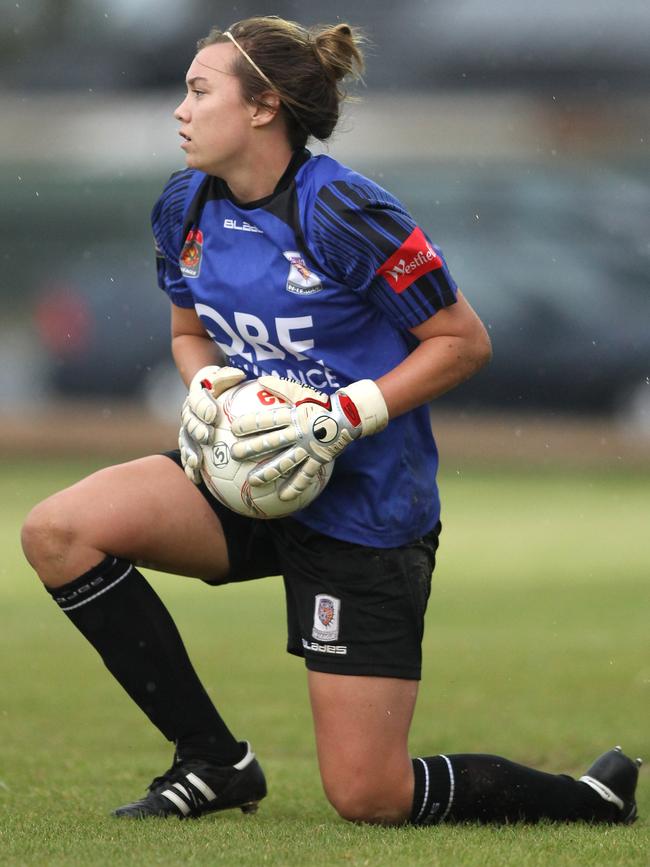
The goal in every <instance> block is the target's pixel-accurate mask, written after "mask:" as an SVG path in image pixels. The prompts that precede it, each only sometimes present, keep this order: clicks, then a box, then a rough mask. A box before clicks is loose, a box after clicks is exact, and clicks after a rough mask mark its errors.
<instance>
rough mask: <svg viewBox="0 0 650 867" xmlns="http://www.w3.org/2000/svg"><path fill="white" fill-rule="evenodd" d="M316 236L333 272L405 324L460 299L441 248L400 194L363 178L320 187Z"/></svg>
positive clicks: (314, 226) (314, 219) (315, 215)
mask: <svg viewBox="0 0 650 867" xmlns="http://www.w3.org/2000/svg"><path fill="white" fill-rule="evenodd" d="M311 236H312V240H313V242H314V246H315V248H316V249H317V250H318V253H319V254H320V255H319V258H322V259H323V260H324V263H325V265H326V267H327V269H328V271H329V273H330V274H331V275H332V276H333V277H334V278H335V279H336V280H338V281H339V282H342V283H345V284H346V285H348V286H349V287H350V288H351V289H353V290H354V291H356V292H360V293H362V294H364V295H366V297H367V298H368V300H369V301H371V302H372V303H374V304H376V305H377V306H378V307H379V308H380V309H381V310H382V311H383V312H384V313H385V315H386V316H388V317H389V318H390V319H391V320H392V321H393V322H394V323H395V324H396V325H397V326H398V327H400V328H407V329H408V328H413V327H415V326H416V325H420V324H421V323H422V322H424V321H426V320H427V319H429V318H430V317H431V316H433V315H434V314H435V313H437V311H438V310H441V309H442V308H443V307H448V306H449V305H451V304H453V303H455V301H456V292H457V286H456V284H455V282H454V280H453V278H452V276H451V274H450V273H449V270H448V268H447V264H446V262H445V260H444V258H443V255H442V252H441V250H440V249H439V248H438V247H437V246H435V245H434V244H432V243H431V241H430V240H429V238H427V236H426V235H425V234H424V232H423V231H422V229H421V228H419V226H418V225H417V224H416V223H415V221H414V220H413V218H412V217H411V215H410V214H409V213H408V211H407V210H406V209H405V208H404V206H403V205H402V204H401V203H400V202H399V201H398V200H397V199H396V198H394V197H393V196H391V194H390V193H388V192H386V191H385V190H383V189H382V188H381V187H379V186H378V185H377V184H373V183H372V182H371V181H369V180H367V179H365V178H362V177H361V176H358V179H354V178H353V179H349V180H337V181H334V182H332V183H329V184H327V185H326V186H324V187H322V188H321V189H320V190H319V192H318V194H317V196H316V199H315V202H314V209H313V216H312V226H311Z"/></svg>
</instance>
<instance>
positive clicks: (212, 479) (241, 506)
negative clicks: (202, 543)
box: [201, 379, 334, 518]
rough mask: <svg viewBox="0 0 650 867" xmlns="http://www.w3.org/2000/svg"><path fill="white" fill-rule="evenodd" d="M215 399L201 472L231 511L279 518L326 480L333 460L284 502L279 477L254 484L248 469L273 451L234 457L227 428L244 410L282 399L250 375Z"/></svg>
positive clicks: (268, 406)
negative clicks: (211, 432) (210, 438)
mask: <svg viewBox="0 0 650 867" xmlns="http://www.w3.org/2000/svg"><path fill="white" fill-rule="evenodd" d="M215 400H216V403H217V405H218V407H219V415H218V418H219V422H218V424H217V426H216V437H215V442H214V444H213V445H206V446H203V447H202V450H203V465H202V467H201V476H202V477H203V481H204V482H205V484H206V485H207V487H208V489H209V491H210V493H211V494H212V495H213V496H214V497H216V498H217V500H219V502H221V503H223V504H224V506H227V507H228V508H229V509H232V511H233V512H238V513H239V514H240V515H247V516H248V517H249V518H282V517H284V516H285V515H290V514H291V513H292V512H296V511H298V509H304V508H305V506H308V505H309V503H311V502H312V500H314V499H315V498H316V497H317V496H318V495H319V494H320V492H321V491H322V490H323V488H324V487H325V485H326V484H327V483H328V481H329V479H330V476H331V475H332V470H333V468H334V461H330V463H328V464H324V465H323V466H322V467H321V468H320V470H319V471H318V473H317V474H316V477H315V478H314V481H313V482H312V484H311V485H310V486H309V487H308V488H307V489H306V490H305V491H303V492H302V494H300V496H299V497H297V498H296V499H295V500H289V501H288V502H284V501H282V500H281V499H280V498H279V496H278V486H279V485H280V484H281V483H282V481H283V480H282V478H279V479H276V481H274V482H269V483H268V484H266V485H260V486H255V487H251V485H250V484H249V482H248V473H249V472H250V471H251V470H252V469H253V468H254V467H257V466H260V465H261V464H264V463H266V461H268V460H270V458H271V457H273V455H266V456H264V457H261V458H257V459H253V460H248V461H236V460H234V459H233V458H232V457H231V454H230V450H231V447H232V445H233V444H234V443H235V442H236V440H237V437H235V435H234V434H233V433H232V431H231V429H230V425H231V424H232V421H233V420H234V419H235V418H237V416H240V415H244V414H246V413H250V412H258V411H260V410H265V409H273V407H275V406H278V405H279V404H280V403H282V402H283V401H282V399H281V398H279V397H276V396H275V395H274V394H271V392H269V391H266V390H265V389H263V388H262V386H261V385H260V384H259V382H257V380H255V379H250V380H247V381H246V382H242V383H240V384H239V385H235V386H233V388H229V389H228V390H227V391H225V392H224V393H223V394H221V395H219V396H218V397H217V398H215Z"/></svg>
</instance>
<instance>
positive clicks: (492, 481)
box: [0, 461, 650, 867]
mask: <svg viewBox="0 0 650 867" xmlns="http://www.w3.org/2000/svg"><path fill="white" fill-rule="evenodd" d="M99 464H100V462H95V465H99ZM92 468H93V466H92V465H91V464H90V462H85V463H83V462H77V463H73V462H58V463H57V464H53V463H48V462H46V461H40V462H37V461H31V462H25V463H22V464H20V463H17V464H15V465H12V466H9V467H6V466H5V467H4V468H3V473H2V480H1V481H0V543H1V550H2V552H3V557H2V563H1V564H0V578H1V579H2V591H1V594H2V595H1V599H2V604H1V608H0V610H1V612H2V619H1V622H2V653H1V655H0V743H1V744H2V748H1V751H0V863H2V864H3V865H24V864H30V865H31V864H34V865H35V864H46V865H105V864H106V865H108V864H110V865H127V864H128V865H136V864H137V865H140V864H146V865H148V864H165V865H172V864H180V863H188V864H197V865H212V864H219V865H221V864H223V865H261V864H270V865H289V864H291V865H293V864H300V865H318V867H322V865H328V867H331V865H365V864H368V865H396V867H401V865H409V867H410V865H482V867H485V865H569V864H570V865H574V864H576V865H578V864H579V865H590V867H593V865H647V864H648V863H650V835H649V834H648V821H647V818H642V819H641V820H640V821H639V822H638V823H637V824H636V825H635V826H633V827H631V828H620V827H617V828H607V827H588V826H583V825H576V826H551V825H541V826H537V827H522V826H513V827H503V828H481V827H473V826H472V827H438V828H432V829H415V828H400V829H391V828H372V827H364V826H359V827H357V826H351V825H348V824H346V823H344V822H343V821H341V820H340V819H338V818H337V817H336V815H335V814H334V812H333V811H332V810H331V808H330V807H329V806H328V805H327V803H326V801H325V798H324V796H323V794H322V792H321V789H320V783H319V778H318V771H317V766H316V760H315V755H314V743H313V734H312V729H311V719H310V714H309V709H308V704H307V697H306V687H305V677H304V674H303V671H302V664H301V663H300V662H299V661H296V660H295V659H293V658H292V657H288V656H287V655H286V654H285V653H284V650H283V647H284V635H285V627H284V603H283V598H282V590H281V585H280V582H279V580H277V579H269V580H267V581H264V582H251V583H250V584H247V585H241V586H234V587H225V588H220V589H210V588H208V587H206V586H204V585H201V584H200V583H198V582H192V581H189V580H183V579H177V578H173V577H171V576H164V575H156V574H153V573H151V574H150V577H151V579H152V581H153V583H154V584H155V586H156V588H157V589H158V590H159V592H160V593H161V595H162V596H163V598H164V599H165V601H166V602H167V603H168V604H169V606H170V608H171V610H172V612H173V614H174V616H175V618H176V620H177V622H178V624H179V627H180V629H181V631H182V633H183V635H184V637H185V640H186V643H187V645H188V647H189V649H190V652H191V655H192V657H193V659H194V660H195V662H196V665H197V668H198V669H199V671H200V673H201V675H202V677H203V679H204V681H205V683H206V686H207V688H208V690H209V691H210V693H211V694H212V695H213V696H214V698H215V700H216V701H217V703H218V704H219V706H220V708H221V709H222V710H223V712H224V715H225V717H226V719H227V721H228V722H229V724H230V725H231V726H232V727H233V729H234V730H235V731H236V732H237V733H240V734H241V736H242V737H247V738H249V739H250V740H251V741H252V743H253V745H254V747H255V749H256V751H257V752H258V754H259V755H260V756H261V758H262V761H263V764H264V768H265V770H266V773H267V777H268V779H269V789H270V791H269V797H268V798H267V799H266V801H265V802H263V804H262V806H261V809H260V812H259V814H258V815H257V816H255V817H245V816H243V815H241V814H240V813H236V812H230V813H226V814H223V815H217V816H214V817H206V818H205V819H203V820H201V821H200V822H184V823H179V822H176V821H170V822H166V823H165V822H150V823H134V824H131V823H125V822H121V823H118V822H116V821H115V820H111V819H110V818H109V817H108V816H107V813H108V812H109V811H110V809H111V808H112V807H114V806H116V805H117V804H120V803H123V802H124V801H125V800H128V799H130V798H132V797H134V796H136V795H138V794H140V793H141V792H142V791H143V788H144V786H145V785H146V783H147V782H148V781H149V780H150V778H151V777H152V776H153V775H155V774H156V773H159V772H160V771H162V770H164V768H165V767H166V766H167V764H168V761H169V758H170V751H169V749H168V745H167V744H166V743H164V742H163V741H162V740H161V738H160V737H159V736H158V735H157V733H156V732H155V731H154V730H153V729H152V728H151V727H150V726H149V725H148V724H147V723H146V721H144V718H142V717H141V715H140V712H139V711H138V710H137V708H134V707H132V706H131V705H130V703H129V701H128V699H127V698H126V697H125V696H124V695H123V694H122V692H121V690H120V689H119V687H117V686H116V685H115V684H114V683H113V682H112V681H111V679H110V677H109V676H108V675H107V674H106V673H105V670H104V669H103V667H102V664H101V662H100V661H99V659H98V658H97V657H96V656H95V654H94V653H93V652H92V651H90V649H89V648H88V647H87V646H86V644H85V642H84V640H83V639H82V638H81V637H80V636H79V635H78V634H77V633H76V631H75V630H74V629H72V628H71V627H70V625H69V624H68V623H67V621H66V619H65V618H64V617H63V616H62V615H61V614H60V612H58V611H57V610H56V609H55V607H54V605H52V603H51V602H50V601H49V600H48V598H47V596H46V594H45V593H44V591H43V589H42V588H41V587H40V586H39V583H38V581H37V580H36V579H35V578H34V576H33V574H32V573H31V570H30V569H29V567H28V566H27V564H26V563H25V562H24V561H23V559H22V555H21V553H20V549H19V545H18V532H19V526H20V523H21V520H22V518H23V517H24V515H25V513H26V512H27V511H28V509H29V507H30V506H31V505H32V504H33V503H35V502H37V501H38V500H39V499H41V498H42V497H43V496H45V495H46V494H47V493H49V492H51V491H54V490H56V489H58V488H60V487H62V486H63V485H65V484H67V483H69V482H71V481H73V480H74V479H76V478H78V477H79V476H80V475H83V474H85V473H86V472H88V471H89V470H90V469H92ZM649 489H650V478H648V477H647V476H645V477H639V476H634V475H632V474H628V475H626V474H624V473H621V474H620V475H616V476H614V475H612V474H597V473H574V474H571V473H566V472H563V473H560V472H553V471H548V470H546V471H544V473H542V474H540V473H533V472H527V471H525V470H522V471H521V472H514V471H510V472H504V473H500V474H499V475H496V474H490V473H487V472H485V471H480V470H472V469H468V470H464V471H463V472H462V473H461V474H456V473H452V474H449V475H447V476H443V479H442V491H443V498H444V503H445V508H444V515H443V521H444V523H445V530H444V533H443V542H442V546H441V551H440V558H439V566H438V568H437V570H436V574H435V578H434V589H433V593H432V598H431V602H430V608H429V613H428V616H427V636H426V640H425V648H424V656H425V668H424V676H423V683H422V687H421V693H420V699H419V703H418V710H417V713H416V718H415V720H414V724H413V730H412V738H411V743H412V750H413V752H414V753H416V754H417V753H420V754H431V753H433V752H437V751H450V752H454V751H456V752H459V751H485V752H496V753H503V754H505V755H507V756H509V757H510V758H513V759H515V760H518V761H521V762H524V763H530V764H533V765H536V766H538V767H541V768H543V769H546V770H549V771H564V772H568V773H572V774H579V773H580V772H582V771H583V770H584V768H585V766H586V765H588V764H589V762H590V761H591V760H592V759H593V758H594V757H595V756H596V755H597V754H598V753H599V752H601V751H602V750H604V749H607V748H609V747H610V746H612V745H613V744H615V743H622V744H623V745H624V747H625V748H627V749H628V750H629V751H630V752H632V753H634V754H637V753H639V754H643V753H644V752H645V755H646V758H647V759H650V743H649V738H648V715H649V714H648V712H649V710H650V702H649V700H648V694H649V692H650V653H649V650H650V647H649V636H650V630H649V629H648V610H649V606H648V603H649V601H650V598H649V590H648V560H649V559H650V558H649V557H648V550H649V549H648V535H649V529H650V527H649V525H648V494H649ZM639 794H640V797H639V803H640V811H641V814H642V817H647V815H648V813H649V812H650V786H648V778H647V772H646V771H645V770H644V771H643V772H642V778H641V784H640V793H639Z"/></svg>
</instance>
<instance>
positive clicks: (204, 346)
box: [172, 334, 225, 386]
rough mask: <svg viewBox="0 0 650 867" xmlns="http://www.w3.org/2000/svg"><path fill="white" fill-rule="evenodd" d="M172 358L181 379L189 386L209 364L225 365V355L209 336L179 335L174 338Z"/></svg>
mask: <svg viewBox="0 0 650 867" xmlns="http://www.w3.org/2000/svg"><path fill="white" fill-rule="evenodd" d="M172 356H173V358H174V362H175V364H176V367H177V368H178V372H179V373H180V375H181V379H182V380H183V382H184V383H185V385H187V386H189V384H190V382H191V380H192V377H193V376H194V374H195V373H196V372H197V370H200V369H201V368H202V367H205V366H206V365H208V364H218V365H223V364H225V360H224V357H223V353H222V352H221V350H220V349H219V347H218V346H217V345H216V343H215V342H214V341H213V340H212V338H210V337H208V336H207V335H206V336H205V337H204V336H203V335H199V334H179V335H177V336H175V337H173V338H172Z"/></svg>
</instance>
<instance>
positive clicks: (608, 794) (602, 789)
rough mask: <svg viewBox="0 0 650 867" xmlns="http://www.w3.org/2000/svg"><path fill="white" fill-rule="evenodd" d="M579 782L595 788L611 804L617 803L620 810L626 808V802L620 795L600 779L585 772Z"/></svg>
mask: <svg viewBox="0 0 650 867" xmlns="http://www.w3.org/2000/svg"><path fill="white" fill-rule="evenodd" d="M578 782H580V783H586V785H587V786H589V788H591V789H593V790H594V792H598V794H599V795H600V797H601V798H603V800H605V801H609V802H610V804H616V806H617V807H618V809H619V810H623V809H625V804H624V803H623V801H622V800H621V798H619V797H618V795H615V794H614V792H612V790H611V789H610V788H609V786H606V785H605V784H604V783H601V782H600V780H596V779H595V778H594V777H590V776H588V775H587V774H585V775H584V776H583V777H580V779H579V780H578Z"/></svg>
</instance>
